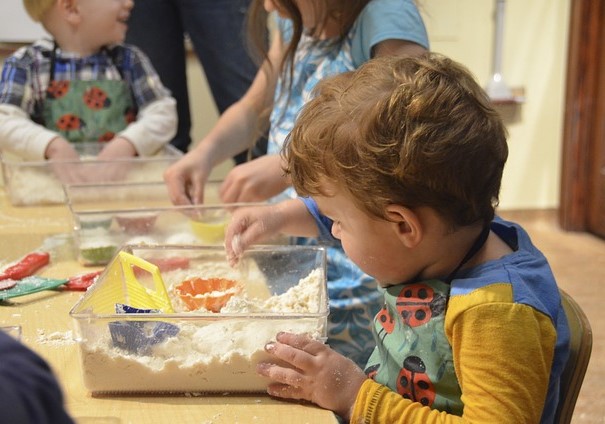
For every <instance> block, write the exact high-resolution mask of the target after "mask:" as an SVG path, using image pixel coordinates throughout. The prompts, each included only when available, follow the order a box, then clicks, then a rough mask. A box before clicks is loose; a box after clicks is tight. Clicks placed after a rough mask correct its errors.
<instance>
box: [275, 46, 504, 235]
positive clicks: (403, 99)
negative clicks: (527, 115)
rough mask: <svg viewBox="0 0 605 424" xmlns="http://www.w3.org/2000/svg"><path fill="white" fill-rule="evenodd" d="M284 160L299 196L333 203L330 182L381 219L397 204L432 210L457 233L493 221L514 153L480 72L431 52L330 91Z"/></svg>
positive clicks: (362, 72)
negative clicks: (325, 198) (476, 73)
mask: <svg viewBox="0 0 605 424" xmlns="http://www.w3.org/2000/svg"><path fill="white" fill-rule="evenodd" d="M284 155H285V159H286V162H287V165H286V170H285V171H286V173H288V174H290V176H291V178H292V183H293V186H294V188H295V189H296V191H297V192H298V194H299V195H311V196H312V195H327V196H330V195H331V193H327V192H325V189H323V187H325V185H324V183H325V182H326V181H328V182H331V183H334V184H336V186H337V187H338V188H342V189H344V190H345V192H347V193H349V194H350V195H351V197H352V199H353V200H354V201H355V202H356V204H357V205H358V206H359V207H360V208H361V209H362V210H364V211H366V212H367V213H369V214H370V215H373V216H375V217H378V218H380V219H387V216H386V212H385V207H386V206H387V205H389V204H399V205H403V206H406V207H409V208H412V209H413V208H416V207H421V206H428V207H431V208H433V209H434V210H436V211H437V212H438V213H439V214H440V215H441V216H442V217H443V218H444V219H446V220H447V222H449V224H450V225H451V226H452V228H457V227H459V226H465V225H470V224H473V223H476V222H482V223H483V224H487V223H488V222H490V221H491V220H492V219H493V217H494V213H495V207H496V205H497V203H498V195H499V191H500V183H501V179H502V171H503V168H504V164H505V162H506V159H507V156H508V147H507V144H506V129H505V127H504V125H503V123H502V120H501V118H500V117H499V115H498V113H497V112H496V111H495V110H494V109H493V108H492V106H491V104H490V101H489V99H488V98H487V96H486V95H485V93H484V91H483V90H482V89H481V87H480V86H479V85H478V84H477V83H476V81H475V79H474V78H473V76H472V75H471V74H470V72H469V71H468V70H467V69H466V68H465V67H463V66H462V65H460V64H458V63H456V62H454V61H452V60H450V59H448V58H446V57H444V56H441V55H438V54H434V53H431V54H426V55H425V56H423V57H419V58H397V57H385V58H377V59H373V60H371V61H369V62H367V63H365V64H364V65H362V66H361V67H360V68H359V69H358V70H357V71H353V72H348V73H345V74H341V75H338V76H335V77H332V78H328V79H326V80H324V81H322V82H320V83H319V84H318V85H317V87H316V90H315V97H314V99H313V100H311V101H310V102H309V103H308V104H307V105H306V106H305V107H304V109H303V111H302V112H301V114H300V115H299V118H298V119H297V121H296V124H295V126H294V129H293V130H292V132H291V134H290V135H289V137H288V139H287V142H286V148H285V149H284Z"/></svg>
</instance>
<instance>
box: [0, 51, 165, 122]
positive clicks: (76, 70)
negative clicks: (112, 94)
mask: <svg viewBox="0 0 605 424" xmlns="http://www.w3.org/2000/svg"><path fill="white" fill-rule="evenodd" d="M53 46H54V43H53V42H52V41H51V40H49V39H42V40H38V41H36V42H35V43H34V44H32V45H30V46H26V47H23V48H21V49H19V50H18V51H16V52H15V53H14V54H13V55H12V56H10V57H9V58H8V59H6V61H5V62H4V68H3V70H2V77H1V78H0V104H11V105H14V106H17V107H19V108H21V109H23V110H24V111H25V112H27V114H29V115H30V117H31V118H32V119H33V120H37V119H39V118H40V117H41V115H42V109H43V103H44V99H45V98H46V88H47V87H48V84H49V79H50V71H51V69H50V65H51V55H52V51H53ZM54 78H55V80H57V81H61V80H82V81H93V80H120V79H122V78H123V79H124V80H126V82H127V83H128V85H129V87H130V91H131V93H132V98H133V99H134V102H135V104H136V106H137V108H138V109H139V110H141V109H142V108H144V107H145V106H147V105H148V104H149V103H151V102H153V101H155V100H158V99H161V98H165V97H169V96H170V92H169V91H168V90H167V89H166V88H165V87H164V86H163V85H162V83H161V82H160V79H159V77H158V75H157V73H156V71H155V69H154V68H153V67H152V65H151V62H150V61H149V59H148V58H147V57H146V56H145V55H144V54H143V53H142V52H141V51H140V50H139V49H138V48H136V47H134V46H130V45H124V44H119V45H114V46H111V47H107V48H103V49H102V50H101V51H99V52H97V53H95V54H93V55H91V56H87V57H79V56H77V55H74V54H69V53H63V52H62V51H61V49H59V48H57V50H56V59H55V70H54Z"/></svg>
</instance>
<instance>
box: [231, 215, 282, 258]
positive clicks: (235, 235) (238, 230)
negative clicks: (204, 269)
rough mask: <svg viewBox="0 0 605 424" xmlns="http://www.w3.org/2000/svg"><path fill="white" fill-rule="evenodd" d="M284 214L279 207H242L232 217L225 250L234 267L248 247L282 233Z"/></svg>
mask: <svg viewBox="0 0 605 424" xmlns="http://www.w3.org/2000/svg"><path fill="white" fill-rule="evenodd" d="M283 219H284V217H283V214H282V213H281V212H280V207H279V205H275V206H269V205H267V206H248V207H242V208H239V209H237V210H235V212H233V215H232V217H231V220H230V222H229V225H228V226H227V229H226V230H225V250H226V252H227V259H228V260H229V263H230V264H231V265H232V266H234V265H235V264H236V263H237V261H238V260H239V257H240V256H241V254H242V253H243V252H244V250H246V249H247V248H248V246H250V245H252V244H254V243H257V242H260V241H263V240H267V239H269V238H271V237H273V236H275V235H277V234H279V233H280V230H281V227H282V223H283Z"/></svg>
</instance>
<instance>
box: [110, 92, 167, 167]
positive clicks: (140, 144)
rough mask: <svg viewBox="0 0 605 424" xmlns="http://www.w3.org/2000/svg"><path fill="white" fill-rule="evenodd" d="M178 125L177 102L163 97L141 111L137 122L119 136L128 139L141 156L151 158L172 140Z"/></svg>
mask: <svg viewBox="0 0 605 424" xmlns="http://www.w3.org/2000/svg"><path fill="white" fill-rule="evenodd" d="M177 123H178V117H177V113H176V100H174V98H172V97H163V98H160V99H158V100H155V101H153V102H151V103H149V104H148V105H147V106H145V107H144V108H143V109H141V110H139V113H138V115H137V120H136V121H135V122H133V123H131V124H130V125H128V126H127V127H126V128H125V129H124V130H123V131H121V132H120V133H118V134H117V136H119V137H124V138H126V139H128V140H129V141H130V142H131V143H132V144H133V145H134V147H135V149H136V151H137V153H138V154H139V156H150V155H153V154H154V153H156V152H157V151H158V150H159V149H161V148H162V147H163V146H165V145H166V144H168V143H169V142H170V140H172V138H173V137H174V135H175V134H176V131H177Z"/></svg>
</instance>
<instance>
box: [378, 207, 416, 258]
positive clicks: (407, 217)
mask: <svg viewBox="0 0 605 424" xmlns="http://www.w3.org/2000/svg"><path fill="white" fill-rule="evenodd" d="M386 212H387V217H388V218H389V219H390V220H391V221H392V222H393V223H394V224H395V231H396V232H397V235H398V236H399V239H400V240H401V242H402V243H403V244H404V245H405V246H406V247H408V248H411V247H415V246H416V245H418V243H420V241H421V240H422V236H423V228H422V223H421V221H420V219H419V217H418V214H416V213H415V212H414V211H413V210H412V209H410V208H406V207H405V206H401V205H395V204H392V205H388V206H387V208H386Z"/></svg>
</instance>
